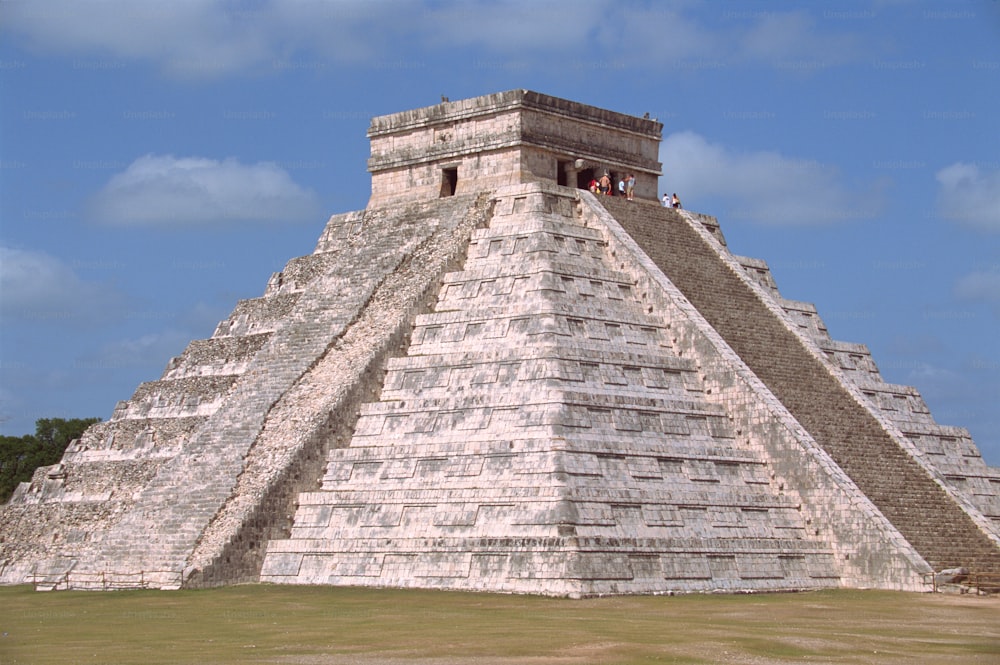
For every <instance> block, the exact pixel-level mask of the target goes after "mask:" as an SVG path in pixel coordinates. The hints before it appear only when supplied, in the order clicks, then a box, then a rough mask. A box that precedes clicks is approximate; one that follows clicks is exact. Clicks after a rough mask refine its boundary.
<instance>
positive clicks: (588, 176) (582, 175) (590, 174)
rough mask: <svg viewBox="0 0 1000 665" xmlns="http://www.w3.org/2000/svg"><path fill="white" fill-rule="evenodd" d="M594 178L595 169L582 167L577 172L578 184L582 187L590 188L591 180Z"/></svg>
mask: <svg viewBox="0 0 1000 665" xmlns="http://www.w3.org/2000/svg"><path fill="white" fill-rule="evenodd" d="M593 179H594V169H581V170H579V171H577V172H576V186H577V187H578V188H580V189H590V181H591V180H593Z"/></svg>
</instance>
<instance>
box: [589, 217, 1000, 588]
mask: <svg viewBox="0 0 1000 665" xmlns="http://www.w3.org/2000/svg"><path fill="white" fill-rule="evenodd" d="M599 198H600V199H601V203H603V204H604V206H605V207H606V208H607V209H608V211H609V212H610V213H611V214H612V215H613V216H614V217H615V219H616V220H618V221H619V222H620V223H621V225H622V226H623V227H624V229H625V230H626V231H627V232H628V233H629V234H630V235H631V236H632V238H633V239H634V240H635V241H636V242H637V243H638V244H639V245H640V246H641V247H642V248H643V250H644V251H645V252H646V253H647V254H648V255H649V257H650V258H651V259H652V260H653V261H654V262H655V263H656V265H657V266H659V268H660V269H661V270H662V271H663V273H664V274H665V275H666V276H667V277H668V278H669V279H670V280H671V281H672V282H673V283H674V284H676V285H677V286H678V287H679V288H680V290H681V291H682V292H683V293H684V295H685V297H687V298H688V299H689V300H690V302H691V303H692V304H693V305H694V307H696V308H697V309H698V311H699V312H700V313H701V314H702V315H703V316H704V317H705V319H706V320H707V321H708V322H709V323H710V324H711V325H712V326H713V327H714V328H715V329H716V330H717V331H718V332H719V333H720V334H721V335H722V336H723V338H724V339H725V340H726V342H727V343H728V344H729V345H730V346H731V347H732V348H733V350H735V351H736V353H737V354H738V355H739V356H740V357H741V358H742V359H743V360H744V362H745V363H746V364H747V365H748V366H749V367H750V368H751V369H752V370H753V371H754V373H755V374H756V375H757V376H758V377H759V378H760V379H761V380H762V381H763V382H764V383H765V384H766V385H767V386H768V388H769V389H770V390H771V391H772V392H773V393H774V394H775V395H776V396H777V397H778V399H779V400H781V402H782V403H783V404H784V405H785V407H786V408H787V409H788V410H789V411H790V412H791V414H792V415H793V416H794V417H795V418H796V419H797V420H798V421H799V422H800V423H801V424H802V426H803V427H805V429H806V430H807V431H808V432H809V433H810V434H811V435H812V437H813V438H814V439H815V440H816V441H817V442H818V443H819V444H820V445H821V446H822V448H823V449H824V450H825V451H826V452H827V453H828V454H829V455H830V456H831V457H832V458H833V459H834V460H835V461H836V463H837V464H838V465H839V466H840V467H841V468H842V469H843V470H844V471H845V472H846V473H847V474H848V475H849V476H850V478H851V479H852V480H853V481H854V482H855V483H856V484H857V486H858V487H859V488H860V489H861V490H862V491H863V492H864V493H865V494H866V495H867V496H868V497H869V498H870V499H871V501H872V502H874V504H875V505H876V506H878V508H879V510H880V511H881V512H882V513H883V514H884V515H885V516H886V517H887V518H888V519H889V520H890V521H891V522H892V524H893V525H894V526H895V527H896V528H897V529H898V530H899V531H900V532H901V533H902V534H903V536H904V537H905V538H906V539H907V540H908V541H909V542H910V543H911V544H912V545H913V546H914V547H915V548H916V549H917V551H919V552H920V553H921V555H922V556H923V557H924V558H925V559H926V560H927V561H928V563H930V565H931V566H932V567H933V568H934V569H936V570H941V569H944V568H951V567H957V566H964V567H967V568H969V569H972V570H977V571H985V572H1000V547H998V544H997V540H996V539H995V538H991V537H990V535H988V527H987V526H986V525H985V524H984V522H985V520H984V518H983V517H982V515H976V514H975V509H968V508H967V507H966V506H963V505H962V504H961V503H960V501H959V500H958V499H956V497H955V496H954V494H953V493H950V492H949V491H947V490H946V489H945V488H944V487H943V484H942V483H941V482H939V480H938V479H936V478H935V477H933V474H932V472H931V471H930V470H929V469H928V468H927V467H925V466H924V465H922V464H921V463H920V462H919V461H918V460H917V459H916V458H915V456H914V450H913V448H911V447H907V445H906V444H905V442H904V441H901V439H902V437H901V436H897V435H895V434H894V433H893V432H891V431H889V430H888V428H887V427H886V424H885V421H884V420H882V419H880V418H879V417H878V415H877V414H876V412H875V409H874V408H873V407H871V406H870V405H869V404H867V403H866V401H865V400H863V398H862V399H859V398H858V397H857V394H856V393H855V392H853V391H852V390H851V389H849V387H848V385H847V383H845V381H844V379H842V378H840V377H838V375H837V374H836V373H835V372H834V371H832V370H831V369H830V367H828V366H827V365H826V364H825V363H824V362H823V361H822V360H821V359H820V357H819V356H820V355H821V354H820V353H819V352H818V351H816V352H814V351H813V350H811V349H810V348H809V347H808V344H809V338H808V336H807V335H805V334H800V333H797V332H794V331H793V330H794V329H795V326H794V325H792V324H790V323H789V322H788V321H785V320H782V316H781V315H780V314H779V313H778V312H776V309H777V308H775V307H768V306H767V304H766V303H765V300H764V298H765V297H766V295H762V292H759V291H757V290H755V289H753V288H751V286H750V277H748V276H747V275H746V274H745V272H744V271H743V270H741V269H740V267H739V265H738V263H737V262H736V261H734V260H731V261H726V260H724V258H723V257H724V256H725V255H727V254H728V251H727V250H726V249H725V247H724V244H723V243H722V242H720V240H721V238H720V235H719V233H718V230H717V225H712V224H711V223H707V224H704V223H703V220H701V219H699V218H698V217H697V216H693V215H691V214H690V213H687V212H686V211H677V210H672V209H666V208H662V207H660V206H657V205H655V204H650V203H645V202H631V203H629V202H625V201H623V200H619V199H616V198H612V199H609V198H607V197H599ZM699 227H700V228H699ZM970 513H972V514H971V515H970Z"/></svg>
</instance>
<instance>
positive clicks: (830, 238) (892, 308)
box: [0, 0, 1000, 465]
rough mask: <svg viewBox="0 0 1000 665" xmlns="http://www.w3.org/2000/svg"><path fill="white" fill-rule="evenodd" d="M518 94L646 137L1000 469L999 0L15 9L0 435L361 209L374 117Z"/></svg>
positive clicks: (80, 400) (26, 426) (109, 371)
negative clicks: (646, 122) (630, 126)
mask: <svg viewBox="0 0 1000 665" xmlns="http://www.w3.org/2000/svg"><path fill="white" fill-rule="evenodd" d="M803 5H804V8H803ZM512 88H528V89H532V90H537V91H539V92H544V93H547V94H550V95H556V96H559V97H564V98H567V99H572V100H576V101H580V102H584V103H587V104H592V105H595V106H600V107H603V108H608V109H612V110H615V111H620V112H624V113H631V114H634V115H642V114H643V113H646V112H649V113H650V114H651V115H652V116H653V117H656V118H658V119H659V120H660V121H662V122H663V123H664V130H663V137H664V141H663V144H662V148H661V161H662V162H663V163H664V167H663V171H664V176H663V177H662V179H661V187H660V191H661V192H662V191H666V190H669V191H671V192H673V191H676V192H677V193H678V194H679V195H680V197H681V199H682V200H683V202H684V204H685V207H687V208H689V209H693V210H696V211H699V212H704V213H708V214H711V215H715V216H717V217H718V218H719V220H720V222H721V224H722V228H723V231H724V232H725V234H726V236H727V239H728V241H729V245H730V248H731V249H732V250H733V251H734V252H735V253H737V254H742V255H746V256H752V257H757V258H763V259H765V260H766V261H768V263H769V264H770V266H771V268H772V271H773V273H774V274H775V277H776V279H777V281H778V286H779V287H780V289H781V291H782V293H783V294H784V295H785V296H786V297H788V298H792V299H797V300H805V301H809V302H813V303H815V304H816V305H817V307H818V308H819V312H820V315H821V316H822V317H823V318H824V320H825V321H826V323H827V326H828V328H829V330H830V332H831V334H832V335H833V336H834V338H836V339H840V340H845V341H852V342H863V343H865V344H867V345H868V346H869V348H870V349H871V350H872V352H873V354H874V357H875V360H876V362H877V363H878V364H879V367H880V368H881V370H882V374H883V376H884V377H885V379H886V380H887V381H890V382H894V383H901V384H906V385H913V386H916V387H917V388H918V389H919V390H920V392H921V393H922V394H923V396H924V398H925V399H926V401H927V402H928V404H929V405H930V407H931V410H932V412H933V413H934V415H935V417H936V419H937V420H938V422H941V423H943V424H949V425H962V426H965V427H968V428H969V429H970V430H971V432H972V434H973V437H974V438H975V440H976V442H977V444H978V445H979V447H980V449H981V450H982V451H983V454H984V457H985V458H986V459H987V461H988V462H990V463H991V464H993V465H998V464H1000V414H998V411H1000V335H998V334H997V323H998V319H1000V2H996V1H995V0H968V1H960V0H956V1H954V2H917V1H906V0H897V1H890V0H884V1H877V0H872V1H867V2H836V3H833V2H830V3H824V2H815V3H796V2H788V3H784V2H754V1H746V2H736V1H725V0H722V1H715V2H709V1H705V2H693V1H692V2H684V1H678V2H668V1H662V2H643V1H641V0H632V1H630V2H627V3H609V2H590V1H588V0H577V1H575V2H571V3H569V2H546V1H545V0H534V1H532V2H472V1H467V2H459V1H454V0H438V1H434V2H425V3H417V2H396V1H391V2H378V1H375V2H351V3H341V2H316V1H310V0H298V1H292V0H287V1H281V0H257V1H252V2H251V1H248V2H240V1H238V0H231V1H227V2H209V1H203V0H177V1H174V2H169V3H153V2H122V1H120V0H103V1H89V0H29V1H25V0H4V1H3V2H2V3H0V419H2V423H0V432H2V433H4V434H12V435H19V434H24V433H29V432H33V431H34V421H35V419H37V418H42V417H89V416H97V417H100V418H104V419H107V418H109V417H110V416H111V412H112V410H113V408H114V406H115V403H116V402H117V401H118V400H122V399H127V398H129V397H130V396H131V394H132V392H133V391H134V390H135V388H136V387H137V386H138V384H139V383H140V382H142V381H147V380H155V379H157V378H159V376H160V374H161V373H162V371H163V368H164V366H165V365H166V362H167V360H168V359H169V358H170V357H171V356H175V355H179V354H180V353H181V352H182V351H183V349H184V347H185V345H186V344H187V342H188V341H190V340H192V339H199V338H205V337H209V336H211V334H212V332H213V330H214V328H215V325H216V323H217V322H218V321H220V320H221V319H223V318H225V317H226V316H227V315H228V314H229V312H230V311H231V310H232V308H233V307H234V306H235V304H236V302H237V300H238V299H240V298H252V297H257V296H259V295H261V294H262V293H263V291H264V287H265V285H266V283H267V280H268V278H269V277H270V275H271V274H272V273H273V272H276V271H279V270H281V269H282V267H283V266H284V264H285V262H286V261H288V260H289V259H291V258H294V257H297V256H301V255H304V254H308V253H310V252H311V251H312V250H313V247H314V245H315V242H316V240H317V238H318V237H319V234H320V231H321V230H322V228H323V226H324V223H325V221H326V219H327V218H328V217H329V215H331V214H334V213H339V212H347V211H351V210H358V209H361V208H364V206H365V205H366V203H367V199H368V196H369V194H370V178H369V174H368V173H367V171H366V160H367V157H368V141H367V138H366V136H365V132H366V130H367V128H368V123H369V119H370V118H371V117H372V116H374V115H380V114H384V113H392V112H396V111H401V110H406V109H411V108H418V107H422V106H428V105H431V104H435V103H437V102H438V101H439V100H440V98H441V96H442V95H447V96H448V97H450V98H451V99H452V100H455V99H461V98H465V97H472V96H477V95H481V94H487V93H491V92H497V91H502V90H508V89H512Z"/></svg>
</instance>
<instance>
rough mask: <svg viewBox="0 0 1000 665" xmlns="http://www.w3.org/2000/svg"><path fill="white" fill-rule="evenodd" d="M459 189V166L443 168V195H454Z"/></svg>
mask: <svg viewBox="0 0 1000 665" xmlns="http://www.w3.org/2000/svg"><path fill="white" fill-rule="evenodd" d="M457 189H458V167H457V166H455V167H452V168H447V169H441V196H442V197H445V196H454V195H455V191H456V190H457Z"/></svg>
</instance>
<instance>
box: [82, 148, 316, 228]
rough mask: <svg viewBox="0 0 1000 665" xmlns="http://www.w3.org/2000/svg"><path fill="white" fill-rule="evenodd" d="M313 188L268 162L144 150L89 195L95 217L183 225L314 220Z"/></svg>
mask: <svg viewBox="0 0 1000 665" xmlns="http://www.w3.org/2000/svg"><path fill="white" fill-rule="evenodd" d="M318 201H319V199H318V197H317V195H316V194H315V192H313V191H311V190H307V189H304V188H302V187H300V186H299V185H297V184H295V183H294V182H293V181H292V178H291V177H290V176H289V175H288V173H287V172H286V171H285V170H283V169H281V168H280V167H278V166H277V165H275V164H273V163H269V162H260V163H257V164H251V165H246V164H241V163H240V162H238V161H236V160H235V159H226V160H223V161H217V160H213V159H206V158H203V157H182V158H177V157H174V156H172V155H146V156H144V157H140V158H139V159H137V160H135V161H134V162H132V164H130V165H129V166H128V168H126V169H125V171H124V172H122V173H119V174H117V175H115V176H114V177H112V178H111V180H110V181H109V182H108V184H107V185H105V186H104V188H103V189H102V190H101V191H100V192H98V193H97V195H95V196H94V197H93V199H92V200H91V201H90V205H89V210H88V212H89V215H90V216H91V217H92V218H94V219H95V220H97V221H99V222H101V223H105V224H114V225H122V226H183V225H193V224H220V223H231V222H288V221H307V220H314V219H315V217H316V215H317V214H319V204H318Z"/></svg>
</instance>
